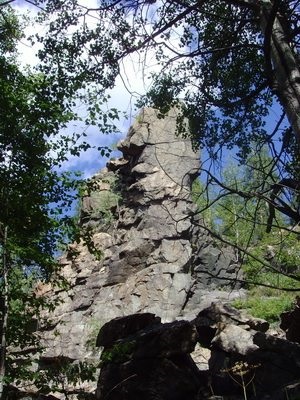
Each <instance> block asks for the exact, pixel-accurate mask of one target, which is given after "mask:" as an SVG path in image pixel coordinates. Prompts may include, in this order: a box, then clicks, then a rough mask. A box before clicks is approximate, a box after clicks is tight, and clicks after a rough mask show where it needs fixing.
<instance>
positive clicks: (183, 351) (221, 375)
mask: <svg viewBox="0 0 300 400" xmlns="http://www.w3.org/2000/svg"><path fill="white" fill-rule="evenodd" d="M267 330H268V324H267V323H266V322H265V321H263V320H260V319H256V318H251V317H249V316H246V315H244V314H242V313H241V312H239V311H237V310H235V309H234V308H232V307H230V306H228V305H224V304H222V303H213V304H212V305H211V306H210V307H208V308H206V309H204V310H202V311H201V312H200V313H199V314H198V316H197V317H196V318H195V319H194V320H193V321H191V322H189V321H175V322H172V323H167V324H161V323H160V319H159V318H157V317H155V316H154V315H152V314H136V315H131V316H129V317H123V318H117V319H114V320H112V321H110V322H108V323H107V324H106V325H104V326H103V327H102V329H101V331H100V333H99V336H98V340H97V344H98V345H101V346H104V351H103V353H102V363H103V367H102V369H101V373H100V377H99V382H98V389H97V395H96V399H97V400H104V399H108V398H109V399H110V400H139V399H144V400H152V399H157V400H186V399H189V400H199V399H203V400H204V399H223V400H242V399H246V398H247V399H249V400H251V399H260V400H262V399H265V400H266V399H272V400H286V399H291V400H292V399H293V400H297V399H299V398H300V385H299V376H300V361H299V360H300V345H299V344H297V343H292V342H289V341H287V340H285V339H282V338H278V337H274V336H271V335H268V334H267V333H266V331H267ZM197 341H198V342H199V343H201V345H202V346H203V347H204V348H207V350H208V352H209V353H210V354H209V357H208V362H207V366H206V368H202V370H199V369H198V368H197V365H196V363H195V362H194V361H193V359H192V358H191V356H190V354H189V353H191V352H192V351H193V350H194V347H195V345H196V343H197ZM195 361H196V360H195ZM219 396H220V397H219ZM246 396H247V397H246Z"/></svg>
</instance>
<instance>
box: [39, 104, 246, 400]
mask: <svg viewBox="0 0 300 400" xmlns="http://www.w3.org/2000/svg"><path fill="white" fill-rule="evenodd" d="M176 118H177V111H176V109H173V110H171V111H170V112H169V114H168V115H167V116H166V117H165V118H158V113H157V112H156V111H155V110H153V109H145V110H144V111H142V113H141V114H140V115H139V116H138V118H137V120H136V122H135V123H134V124H133V126H132V127H131V128H130V130H129V133H128V136H127V137H126V139H125V140H124V141H122V142H121V143H120V144H119V145H118V148H119V150H120V151H121V152H122V154H123V157H122V158H121V159H117V160H111V161H110V162H109V163H108V165H107V168H105V169H103V170H102V171H100V172H99V173H98V174H97V175H95V176H94V177H93V178H92V179H91V180H90V181H89V182H87V185H86V190H85V193H84V194H83V197H82V205H81V212H80V227H81V230H82V239H81V241H80V242H79V243H73V244H72V245H70V247H69V250H68V252H67V253H66V254H65V255H64V257H62V259H61V261H60V264H61V271H60V274H61V275H62V277H63V278H64V279H65V281H66V282H67V283H68V286H67V289H66V288H64V289H62V288H59V287H52V288H47V289H49V292H48V294H49V296H51V298H52V300H53V299H54V300H57V302H58V306H57V307H56V309H55V310H54V311H53V313H52V314H51V316H50V321H51V322H50V324H49V323H48V324H47V326H44V327H43V326H42V327H41V331H42V337H43V342H44V346H45V351H44V353H43V356H42V358H41V361H40V363H41V364H43V366H47V363H50V362H51V359H53V358H62V357H63V358H64V357H65V358H66V357H67V358H68V359H69V360H70V361H71V362H72V360H73V361H75V360H81V361H82V360H89V361H95V362H96V361H97V360H98V358H99V353H98V352H97V351H96V350H95V344H94V343H95V337H96V333H97V332H98V330H99V328H100V327H101V326H103V325H104V324H105V323H107V322H108V321H110V320H111V319H113V318H116V317H122V316H126V315H130V314H135V313H143V312H148V313H153V314H155V315H157V316H159V318H161V321H162V322H164V323H169V322H172V321H175V320H177V319H185V320H191V319H193V318H195V317H196V315H197V313H199V311H201V310H202V309H204V308H205V307H207V306H209V305H210V304H211V303H212V301H215V300H216V299H222V300H223V301H225V302H226V301H229V300H231V299H232V298H234V297H236V296H240V295H241V291H239V290H234V289H235V287H234V285H233V283H234V282H235V279H236V277H237V272H236V270H237V269H236V267H237V266H236V264H235V262H234V254H233V252H232V251H231V250H230V249H229V248H226V247H222V248H219V247H218V246H217V245H216V244H215V243H214V242H213V240H212V238H211V237H210V236H209V235H208V234H207V233H206V232H205V231H204V230H203V229H202V228H201V227H200V226H199V225H200V224H199V222H201V218H200V217H199V216H198V215H197V212H196V211H197V209H196V206H195V204H193V202H192V199H191V184H192V182H193V180H194V179H195V177H196V176H197V173H198V165H199V157H198V155H197V154H196V153H195V152H194V151H193V150H192V148H191V143H190V140H189V139H184V138H182V137H178V136H176ZM237 289H238V288H237ZM43 295H45V293H43ZM86 390H87V391H89V392H91V393H92V392H93V390H94V386H93V384H92V383H91V384H90V385H87V387H86ZM57 398H59V395H57ZM75 398H76V397H75Z"/></svg>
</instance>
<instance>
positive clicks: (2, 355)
mask: <svg viewBox="0 0 300 400" xmlns="http://www.w3.org/2000/svg"><path fill="white" fill-rule="evenodd" d="M7 231H8V229H7V226H5V227H4V232H3V243H2V279H3V292H4V293H3V303H4V304H3V310H2V320H1V326H0V329H1V348H0V399H3V390H4V384H5V374H6V369H5V367H6V330H7V320H8V257H7V254H8V253H7Z"/></svg>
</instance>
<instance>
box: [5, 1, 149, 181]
mask: <svg viewBox="0 0 300 400" xmlns="http://www.w3.org/2000/svg"><path fill="white" fill-rule="evenodd" d="M82 4H84V5H85V6H89V7H91V8H93V7H97V0H82ZM12 6H13V7H14V8H15V9H16V10H17V11H18V12H19V13H20V14H25V15H28V16H29V17H34V16H35V15H36V13H37V9H36V7H34V6H32V7H30V4H29V3H26V1H25V0H17V1H15V2H13V3H12ZM43 30H44V28H43V26H39V25H37V24H36V23H34V24H29V26H28V27H27V28H26V31H25V34H26V35H30V34H34V33H40V34H42V33H43ZM37 50H38V47H32V45H31V44H30V42H29V41H27V40H26V38H24V39H22V41H21V42H20V43H19V48H18V51H19V54H20V56H19V58H20V62H21V64H22V65H24V66H25V65H29V66H31V67H33V66H34V65H35V64H36V63H37V62H38V59H37V57H36V55H35V54H36V52H37ZM121 72H122V79H121V78H118V79H117V81H116V85H115V87H114V89H113V90H111V91H110V93H109V94H110V96H111V98H110V100H109V103H108V107H115V108H117V109H118V110H120V111H122V112H125V113H126V114H127V115H128V118H127V119H126V118H122V119H121V120H120V121H118V123H117V124H116V125H117V131H116V133H115V134H110V135H104V134H101V133H100V132H99V130H98V129H97V127H95V126H91V127H89V128H88V129H87V130H86V133H87V137H86V138H85V140H86V141H87V142H88V143H89V144H90V145H91V146H95V147H100V146H108V147H110V146H113V147H115V145H116V143H117V142H118V141H120V140H121V139H122V138H123V137H124V136H125V135H126V133H127V131H128V128H129V126H130V123H131V121H132V119H133V118H134V117H135V115H136V113H137V110H136V109H135V107H134V104H135V100H136V96H139V95H141V94H143V93H145V90H146V88H145V81H144V76H143V71H142V70H141V68H140V66H139V62H138V59H137V58H136V59H135V58H134V57H132V58H130V59H128V60H127V61H126V62H125V63H123V64H122V65H121ZM128 89H129V91H130V92H131V93H129V91H128ZM132 93H134V95H133V94H132ZM83 113H84V110H83ZM75 129H76V130H77V132H80V131H81V130H83V129H84V126H83V125H80V123H78V124H76V127H75ZM71 131H72V132H73V131H74V126H70V132H71ZM64 133H66V132H64ZM119 155H120V153H119V152H115V151H114V152H113V154H112V156H113V157H118V156H119ZM107 161H108V160H107V158H106V157H102V156H101V155H100V154H99V151H97V150H88V151H86V152H84V153H82V154H81V156H80V157H70V158H69V160H68V161H67V162H65V163H64V165H63V168H64V169H65V170H76V171H81V172H82V174H83V176H84V177H85V178H89V177H90V176H92V175H93V174H95V173H96V172H97V171H99V170H100V169H101V168H103V167H104V166H105V165H106V163H107Z"/></svg>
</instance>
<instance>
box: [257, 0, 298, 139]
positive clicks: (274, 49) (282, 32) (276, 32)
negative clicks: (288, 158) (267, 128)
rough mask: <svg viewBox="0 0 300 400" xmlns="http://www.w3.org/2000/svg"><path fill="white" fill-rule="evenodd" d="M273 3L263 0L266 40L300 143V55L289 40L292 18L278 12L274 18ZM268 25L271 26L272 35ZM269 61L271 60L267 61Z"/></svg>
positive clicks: (281, 95)
mask: <svg viewBox="0 0 300 400" xmlns="http://www.w3.org/2000/svg"><path fill="white" fill-rule="evenodd" d="M272 8H273V4H272V3H271V1H265V2H263V6H262V7H261V10H260V18H261V29H262V31H263V34H264V36H265V40H270V43H269V46H270V57H271V62H272V68H273V88H272V89H274V90H275V91H276V93H277V95H278V98H279V100H280V102H281V104H282V106H283V108H284V110H285V112H286V115H287V118H288V121H289V123H290V124H291V127H292V129H293V132H294V134H295V136H296V139H297V141H298V143H300V68H299V55H298V54H297V52H296V49H293V48H292V44H291V43H290V42H289V32H288V21H286V26H284V25H285V24H284V25H283V23H282V21H284V16H282V17H281V18H279V14H278V13H276V14H275V15H274V17H272ZM268 24H272V25H271V32H270V37H269V38H267V37H266V35H268V32H267V31H268ZM267 62H268V60H267Z"/></svg>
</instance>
